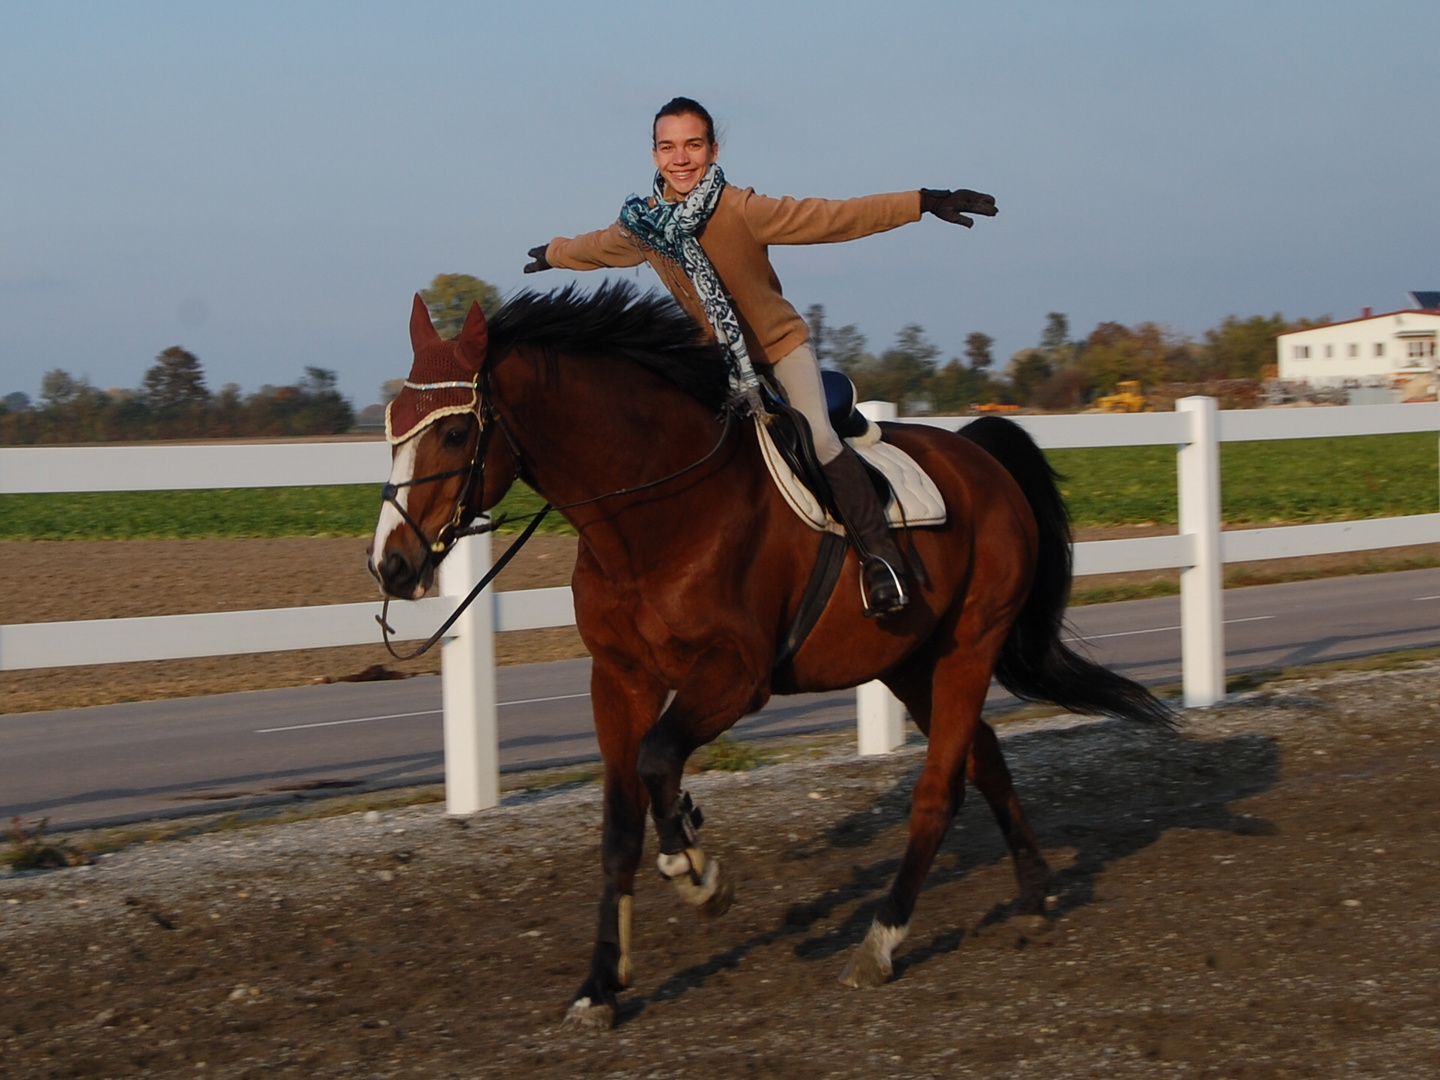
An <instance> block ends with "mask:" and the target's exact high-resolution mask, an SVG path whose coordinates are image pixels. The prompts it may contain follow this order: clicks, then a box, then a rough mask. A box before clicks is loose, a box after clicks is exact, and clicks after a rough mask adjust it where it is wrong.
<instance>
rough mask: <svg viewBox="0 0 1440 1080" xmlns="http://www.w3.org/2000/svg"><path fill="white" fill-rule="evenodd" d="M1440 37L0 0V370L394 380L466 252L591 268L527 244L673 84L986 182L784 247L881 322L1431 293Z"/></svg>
mask: <svg viewBox="0 0 1440 1080" xmlns="http://www.w3.org/2000/svg"><path fill="white" fill-rule="evenodd" d="M1436 40H1440V5H1436V4H1435V3H1434V2H1433V0H1430V2H1427V3H1419V2H1390V3H1386V2H1380V3H1370V4H1365V5H1361V4H1359V3H1343V4H1342V3H1325V2H1317V0H1309V2H1305V3H1294V2H1280V0H1277V2H1267V3H1259V2H1254V3H1224V2H1218V3H1217V2H1210V3H1204V4H1187V5H1181V4H1170V3H1156V2H1153V0H1152V2H1150V3H1104V2H1098V0H1091V2H1063V3H1062V2H1053V3H1037V2H1023V0H1022V2H1012V3H971V4H964V5H961V4H955V3H949V4H939V3H936V4H931V3H906V2H895V0H891V2H889V3H886V4H883V5H882V4H880V3H878V2H873V0H872V2H871V3H866V4H851V3H843V2H842V3H823V4H822V3H815V4H811V3H804V2H798V3H797V2H793V0H792V2H787V3H785V4H775V3H765V4H761V3H754V2H743V3H724V2H716V3H711V4H704V5H699V4H695V5H688V6H684V5H675V4H666V5H660V4H632V3H607V4H599V3H552V2H544V0H540V2H530V3H525V4H506V5H490V4H482V3H470V4H458V3H456V4H446V3H410V4H404V5H401V4H366V3H345V4H339V3H334V4H330V3H303V2H301V3H294V2H291V3H273V4H272V3H243V4H234V5H195V4H179V3H176V4H162V3H144V2H136V3H128V4H102V3H93V4H78V3H54V4H43V5H42V4H27V3H19V2H14V0H0V393H4V392H8V391H11V390H24V391H26V392H28V393H30V394H32V395H34V393H35V392H36V389H37V388H38V386H39V382H40V377H41V375H42V374H43V373H44V372H45V371H47V370H49V369H51V368H55V367H62V368H65V369H66V370H68V371H70V372H72V373H73V374H77V375H79V374H85V375H88V376H89V377H90V379H91V381H92V382H94V383H95V384H96V385H97V386H100V387H110V386H136V385H138V384H139V382H140V379H141V376H142V374H143V372H144V370H145V369H146V367H148V366H149V365H150V364H151V363H152V362H153V359H154V357H155V355H156V354H157V353H158V352H160V350H162V349H164V348H165V347H167V346H170V345H175V344H180V345H183V346H185V347H186V348H189V349H190V350H191V351H193V352H195V353H196V354H197V355H198V356H199V357H200V359H201V361H202V362H203V364H204V366H205V369H206V372H207V376H208V380H209V383H210V385H211V386H212V387H218V386H219V385H220V384H222V383H225V382H237V383H239V384H240V385H241V386H242V387H243V388H244V389H245V390H247V391H250V390H254V389H256V388H257V387H259V386H260V385H261V384H262V383H267V382H268V383H277V384H278V383H286V382H292V381H294V380H295V378H296V377H298V376H299V374H300V373H301V371H302V369H303V368H304V367H305V366H306V365H318V366H321V367H327V368H333V369H335V370H336V371H338V372H339V375H340V382H341V386H342V388H343V389H344V390H345V391H346V392H347V393H348V394H349V395H351V397H352V398H353V399H354V400H355V402H356V404H357V405H364V404H367V403H369V402H371V401H373V400H375V399H376V398H377V396H378V389H379V385H380V383H381V382H382V381H383V380H385V379H387V378H393V377H396V376H398V375H401V374H403V373H404V371H405V369H406V367H407V366H408V362H409V348H408V344H407V333H406V327H407V321H408V312H409V306H410V301H411V296H412V294H413V293H414V291H415V290H416V289H417V288H420V287H422V286H424V285H426V284H428V282H429V281H430V279H431V278H432V277H433V276H434V275H435V274H436V273H439V272H465V273H472V274H475V275H477V276H479V277H482V278H485V279H486V280H487V281H490V282H493V283H494V284H496V285H498V286H499V287H500V288H501V289H502V290H504V291H507V292H508V291H512V290H515V289H518V288H521V287H525V286H542V285H543V286H545V287H552V286H558V285H561V284H564V283H565V282H566V281H568V280H570V279H571V278H572V276H573V275H570V274H568V273H561V272H551V273H549V274H546V275H542V276H539V277H529V278H526V277H524V276H523V275H522V274H521V273H520V268H521V266H522V265H523V264H524V262H525V250H526V249H527V248H529V247H531V246H533V245H535V244H537V243H541V242H543V241H546V240H548V239H550V238H551V237H552V236H556V235H572V234H574V233H576V232H580V231H584V230H587V229H592V228H599V227H602V226H603V225H605V224H607V223H608V222H609V221H610V220H613V218H614V216H615V213H616V211H617V209H618V207H619V203H620V201H621V199H622V198H623V197H624V196H625V195H627V194H629V193H630V192H632V191H638V190H644V189H645V188H646V186H647V185H648V183H649V179H650V171H651V166H650V162H649V155H648V149H649V144H648V135H649V119H650V116H651V115H652V114H653V112H654V111H655V109H656V108H657V107H658V106H659V105H660V104H661V103H662V102H664V101H665V100H667V99H668V98H670V97H671V96H673V95H674V94H677V93H686V94H689V95H691V96H694V97H697V98H699V99H700V100H701V101H704V102H705V103H706V104H707V105H708V106H709V107H710V109H711V111H712V112H714V113H715V115H716V118H717V120H719V122H720V127H721V139H722V144H723V146H722V152H721V161H722V163H723V164H724V165H725V168H726V172H727V175H728V176H729V177H730V179H731V180H732V182H737V183H739V184H741V185H743V186H754V187H755V188H756V189H757V190H760V191H762V192H766V193H769V194H773V195H781V194H789V195H796V196H800V195H820V196H826V197H832V198H840V197H847V196H854V195H862V194H866V193H869V192H875V191H894V190H901V189H907V188H915V187H922V186H928V187H951V186H954V187H974V188H978V189H980V190H983V191H989V192H992V193H994V194H995V196H996V198H997V200H998V201H999V205H1000V208H1001V212H1000V216H999V217H998V218H996V219H994V220H991V221H984V220H982V221H980V222H979V223H977V225H976V227H975V228H974V229H973V230H970V231H966V230H962V229H958V228H956V227H954V226H950V225H946V224H944V223H942V222H940V221H938V220H936V219H934V218H927V219H926V220H924V221H922V222H920V223H919V224H916V225H910V226H906V227H905V228H903V229H899V230H896V231H895V232H893V233H889V234H886V235H883V236H878V237H872V238H868V239H865V240H861V241H857V242H854V243H850V244H845V245H826V246H819V247H812V248H786V249H777V250H775V251H774V252H773V261H774V262H775V265H776V267H777V269H778V270H779V272H780V276H781V279H782V280H783V281H784V283H785V288H786V294H787V295H788V296H789V297H790V298H791V299H792V300H793V301H794V303H795V304H796V306H797V307H798V308H800V309H801V310H804V308H805V307H806V306H807V305H808V304H811V303H816V302H819V303H823V304H825V305H826V308H827V309H828V312H829V315H830V319H831V321H832V322H834V323H847V322H853V323H856V324H858V325H859V327H860V329H861V330H862V331H863V332H864V333H865V334H866V335H867V336H868V337H869V339H870V343H871V346H872V348H877V349H878V348H883V347H884V346H886V345H887V344H889V343H890V341H891V340H892V339H893V337H894V335H895V332H896V331H897V330H898V329H899V328H900V327H901V326H902V325H904V324H905V323H908V322H918V323H920V324H921V325H923V326H924V327H925V328H926V330H927V331H928V333H929V335H930V337H931V338H932V339H933V340H934V341H935V342H936V344H937V345H939V346H940V348H941V349H942V350H943V351H944V355H946V356H951V355H955V354H958V353H959V352H960V351H961V349H962V347H963V343H964V339H965V335H966V334H968V333H970V332H971V331H975V330H980V331H984V332H985V333H988V334H990V335H992V336H993V337H995V338H996V339H997V353H998V354H999V355H1000V356H1001V357H1002V360H1003V358H1004V357H1008V356H1009V354H1010V353H1012V352H1014V351H1015V350H1017V349H1020V348H1023V347H1026V346H1029V345H1032V344H1034V343H1035V341H1036V340H1037V339H1038V337H1039V334H1040V332H1041V329H1042V327H1043V325H1044V321H1045V314H1046V312H1049V311H1063V312H1066V313H1067V314H1068V315H1069V317H1070V321H1071V326H1072V329H1073V330H1075V331H1076V332H1077V333H1079V334H1084V333H1086V332H1088V331H1089V329H1090V328H1092V327H1093V326H1094V325H1095V323H1097V322H1099V321H1102V320H1117V321H1120V322H1125V323H1134V322H1139V321H1142V320H1154V321H1157V322H1161V323H1164V324H1166V325H1168V326H1170V327H1172V328H1173V329H1175V330H1177V331H1181V332H1187V333H1191V334H1198V333H1200V332H1201V331H1203V330H1204V329H1206V328H1207V327H1209V326H1212V325H1214V324H1215V323H1217V322H1218V321H1219V320H1220V319H1221V318H1223V317H1224V316H1225V315H1227V314H1230V313H1236V314H1240V315H1250V314H1256V313H1264V314H1269V313H1271V312H1274V311H1282V312H1284V313H1285V314H1287V315H1291V316H1299V315H1319V314H1325V313H1329V314H1333V315H1334V316H1336V317H1337V318H1340V317H1347V316H1353V315H1355V314H1358V312H1359V309H1360V308H1361V307H1362V306H1365V305H1369V306H1372V307H1375V308H1376V309H1380V310H1384V309H1389V308H1393V307H1399V306H1401V303H1402V301H1403V299H1404V293H1405V291H1406V290H1408V289H1417V288H1419V289H1436V288H1440V254H1437V253H1440V139H1437V138H1436V137H1435V132H1434V124H1433V118H1434V111H1435V104H1436V102H1437V101H1440V75H1437V64H1436V63H1435V61H1434V59H1433V57H1432V56H1431V55H1430V53H1431V52H1432V51H1433V49H1432V48H1431V44H1432V43H1433V42H1435V41H1436ZM628 273H629V274H630V275H631V276H637V277H638V280H640V281H641V282H642V283H645V284H650V283H653V280H654V279H653V277H652V276H651V275H650V274H649V272H648V271H645V270H642V271H639V272H638V274H637V272H635V271H630V272H628ZM589 278H591V279H593V280H595V281H596V282H597V283H598V276H597V275H589Z"/></svg>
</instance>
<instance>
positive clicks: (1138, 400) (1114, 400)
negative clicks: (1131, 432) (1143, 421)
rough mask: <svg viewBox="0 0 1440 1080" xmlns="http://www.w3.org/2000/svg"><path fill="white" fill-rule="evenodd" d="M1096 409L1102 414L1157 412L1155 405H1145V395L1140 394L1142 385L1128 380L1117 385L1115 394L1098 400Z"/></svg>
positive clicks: (1133, 380)
mask: <svg viewBox="0 0 1440 1080" xmlns="http://www.w3.org/2000/svg"><path fill="white" fill-rule="evenodd" d="M1094 407H1095V408H1097V409H1099V410H1100V411H1101V412H1114V413H1135V412H1154V411H1155V407H1154V406H1153V405H1147V404H1146V403H1145V395H1144V394H1142V393H1141V392H1140V383H1139V382H1138V381H1137V380H1135V379H1126V380H1124V381H1123V382H1118V383H1116V384H1115V393H1113V394H1106V395H1105V396H1104V397H1100V398H1096V399H1095V405H1094Z"/></svg>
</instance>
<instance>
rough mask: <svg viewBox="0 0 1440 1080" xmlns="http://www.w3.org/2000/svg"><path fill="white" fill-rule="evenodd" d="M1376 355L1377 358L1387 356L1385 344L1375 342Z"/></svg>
mask: <svg viewBox="0 0 1440 1080" xmlns="http://www.w3.org/2000/svg"><path fill="white" fill-rule="evenodd" d="M1375 355H1376V356H1384V355H1385V343H1384V342H1383V341H1377V342H1375Z"/></svg>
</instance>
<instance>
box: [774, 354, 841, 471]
mask: <svg viewBox="0 0 1440 1080" xmlns="http://www.w3.org/2000/svg"><path fill="white" fill-rule="evenodd" d="M775 381H776V382H778V383H779V384H780V389H781V390H784V391H785V400H786V401H788V402H789V403H790V407H791V408H792V409H795V410H796V411H798V412H799V413H800V414H801V415H802V416H804V417H805V419H806V420H808V421H809V422H810V434H811V435H813V436H814V438H815V454H816V456H818V457H819V458H820V464H821V465H829V464H830V462H832V461H834V460H835V459H836V458H837V457H839V456H840V451H842V450H844V449H845V444H844V443H842V442H841V441H840V436H838V435H836V434H835V429H834V428H832V427H831V426H830V411H829V410H828V409H826V408H825V387H824V385H823V384H822V383H821V382H820V363H819V361H817V360H816V359H815V353H814V352H813V351H812V350H811V348H810V346H809V344H805V345H801V346H800V347H799V348H798V349H795V350H794V351H793V352H790V353H787V354H786V355H785V356H784V357H782V358H781V359H780V360H779V361H778V362H777V363H776V364H775Z"/></svg>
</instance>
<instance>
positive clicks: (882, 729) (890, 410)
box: [855, 401, 905, 757]
mask: <svg viewBox="0 0 1440 1080" xmlns="http://www.w3.org/2000/svg"><path fill="white" fill-rule="evenodd" d="M855 408H856V410H857V411H858V412H859V413H860V414H861V415H863V416H865V417H866V418H867V419H870V420H877V421H878V420H894V419H895V418H896V417H897V416H898V415H899V410H898V409H897V408H896V406H895V403H894V402H893V401H862V402H860V404H858V405H856V406H855ZM855 737H856V743H857V744H858V750H859V753H860V755H861V756H862V757H868V756H870V755H873V754H888V753H890V751H892V750H894V749H895V748H896V747H898V746H903V745H904V744H905V707H904V706H903V705H901V704H900V700H899V699H898V698H897V697H896V696H895V695H894V694H892V693H890V688H889V687H888V686H886V685H885V684H884V683H882V682H879V681H876V682H868V683H866V684H865V685H864V686H857V687H856V688H855Z"/></svg>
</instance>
